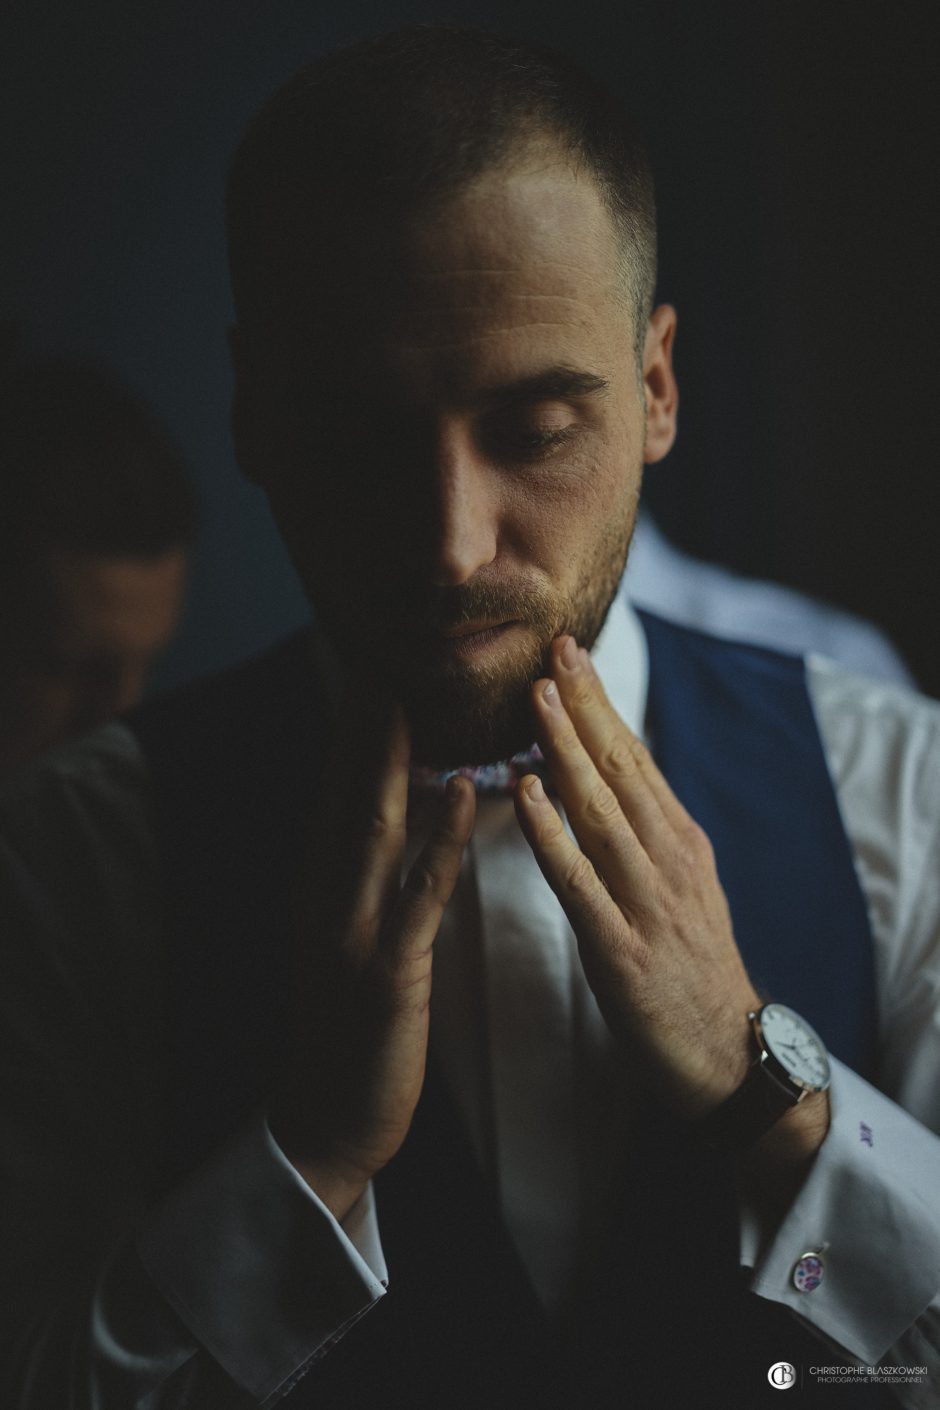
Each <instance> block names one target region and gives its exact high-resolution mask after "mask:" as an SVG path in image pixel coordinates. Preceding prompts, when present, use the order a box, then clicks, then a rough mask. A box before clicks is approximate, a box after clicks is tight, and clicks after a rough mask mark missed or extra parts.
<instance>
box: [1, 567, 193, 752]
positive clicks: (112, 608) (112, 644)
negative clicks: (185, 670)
mask: <svg viewBox="0 0 940 1410" xmlns="http://www.w3.org/2000/svg"><path fill="white" fill-rule="evenodd" d="M186 565H187V554H186V551H185V550H184V549H171V550H169V551H167V552H165V553H161V554H157V555H155V556H154V557H152V558H136V557H128V558H111V557H104V556H97V555H94V554H83V553H74V552H69V551H66V550H64V549H60V548H55V547H52V546H48V547H46V548H45V549H44V550H41V551H40V552H39V553H38V555H37V560H36V563H35V565H34V573H33V578H32V582H31V583H30V584H27V585H24V587H23V591H22V593H21V600H20V602H18V603H8V604H6V606H7V614H6V616H7V625H6V629H5V632H4V642H3V649H2V656H3V663H4V670H3V687H2V690H0V726H2V729H0V767H3V766H9V765H11V764H14V763H18V762H20V761H21V760H23V759H28V758H31V757H32V756H34V755H36V754H39V753H41V752H42V751H43V750H45V749H48V748H49V747H50V746H51V745H54V744H58V743H60V742H61V741H62V740H64V739H67V738H69V737H70V736H72V735H77V734H82V733H84V732H85V731H86V730H89V729H92V728H94V726H96V725H99V724H102V723H104V721H105V720H107V719H110V718H111V717H112V716H113V715H116V714H119V713H120V712H121V711H122V710H126V709H129V708H130V707H131V706H132V705H135V704H137V702H138V701H139V700H140V699H141V697H142V695H143V691H144V686H145V684H146V680H147V676H148V674H149V671H150V669H151V667H152V666H153V664H154V662H155V660H156V658H157V656H158V655H159V653H160V652H161V651H162V650H163V649H164V647H166V646H167V644H168V643H169V641H170V639H171V637H172V635H173V633H174V631H175V629H176V626H177V623H178V621H179V616H180V610H181V607H182V601H183V591H184V586H185V579H186Z"/></svg>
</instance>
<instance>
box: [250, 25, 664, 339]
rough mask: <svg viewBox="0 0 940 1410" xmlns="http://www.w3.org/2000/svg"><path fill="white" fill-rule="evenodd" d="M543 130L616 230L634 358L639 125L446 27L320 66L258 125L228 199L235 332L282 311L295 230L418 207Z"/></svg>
mask: <svg viewBox="0 0 940 1410" xmlns="http://www.w3.org/2000/svg"><path fill="white" fill-rule="evenodd" d="M542 135H547V136H550V137H553V138H555V139H557V140H559V141H560V142H561V143H562V144H563V145H564V146H565V147H566V148H567V149H568V150H569V151H570V152H571V154H572V155H573V156H575V157H576V158H577V159H578V160H580V161H581V162H583V163H584V164H585V165H586V166H587V168H588V169H589V170H590V171H591V172H592V174H593V175H594V177H595V179H596V180H597V183H598V185H599V188H600V191H601V194H602V197H603V199H604V202H605V204H606V206H607V209H608V210H609V212H610V214H611V216H612V217H613V220H614V222H615V225H616V227H617V229H618V231H619V233H620V236H621V248H622V252H623V259H622V265H623V276H624V279H625V283H626V288H627V292H628V295H629V298H630V303H631V306H632V313H633V317H634V320H635V323H636V337H637V343H638V351H639V350H640V349H641V348H642V340H643V337H644V334H645V327H646V321H647V319H648V317H649V313H650V310H651V308H652V300H653V292H654V285H655V278H656V213H655V199H654V193H653V180H652V174H651V171H650V167H649V162H648V160H647V156H646V151H645V148H644V145H643V142H642V139H641V138H640V136H639V134H638V132H637V130H636V128H635V126H634V124H633V122H632V121H631V120H630V118H629V117H628V116H627V115H626V113H625V112H624V111H623V110H622V109H621V107H620V105H619V104H618V102H617V101H616V99H615V98H614V97H613V95H612V94H611V93H609V92H608V91H607V90H606V89H605V88H604V87H603V86H602V85H601V84H599V83H598V82H596V81H595V80H594V79H593V78H592V77H591V76H590V75H589V74H587V73H586V72H585V71H584V70H583V69H581V68H580V67H579V66H578V65H577V64H575V63H574V62H573V61H572V60H571V59H569V58H567V57H566V56H565V55H562V54H558V53H555V52H554V51H552V50H550V49H546V48H543V47H541V46H537V45H533V44H528V43H526V42H523V41H520V40H518V39H515V38H511V37H509V36H506V35H502V34H494V33H489V32H486V31H482V30H478V29H472V28H468V27H464V26H459V25H449V24H431V25H414V26H408V27H406V28H403V29H399V30H395V31H394V32H392V33H390V34H385V35H381V36H379V37H378V38H372V39H367V40H363V41H360V42H359V43H356V44H353V45H351V46H349V47H348V48H345V49H340V50H338V51H336V52H335V53H332V54H328V55H326V56H324V57H321V58H318V59H315V60H314V61H313V62H312V63H310V64H308V65H307V66H306V67H305V68H303V69H301V70H300V72H299V73H297V74H296V75H295V76H294V77H293V78H292V79H290V80H289V81H288V82H287V83H286V84H285V85H284V86H283V87H282V88H281V89H280V90H279V91H278V92H277V93H276V94H275V95H274V97H273V98H271V99H270V100H269V102H268V103H267V104H266V105H265V106H264V107H263V108H262V109H261V111H260V112H259V113H258V114H257V116H256V117H255V118H254V120H253V121H252V123H251V124H250V126H249V128H248V130H247V132H246V133H245V136H244V138H243V140H242V142H241V145H240V147H239V149H238V151H237V153H236V155H235V159H234V162H233V165H232V169H231V172H230V175H229V183H228V193H227V203H226V214H227V229H228V244H229V260H230V265H231V273H232V285H233V291H234V296H235V305H236V311H237V314H238V317H239V320H240V322H242V323H243V324H244V325H246V326H247V327H248V328H251V326H252V324H253V323H255V322H256V321H257V322H262V321H263V320H264V318H265V315H269V314H270V313H271V312H272V311H273V310H274V309H277V308H278V306H279V304H280V302H281V300H286V301H288V302H287V303H285V305H284V306H285V307H286V306H289V300H290V296H291V295H290V289H289V288H288V287H287V282H286V280H287V277H288V276H289V274H290V272H291V264H292V262H293V264H294V266H296V256H297V250H298V231H299V232H300V236H299V239H300V240H301V241H304V242H306V241H308V240H309V238H310V235H311V232H312V231H315V230H318V231H323V230H324V229H325V228H328V227H329V224H330V221H331V220H333V221H339V222H342V221H343V220H348V221H354V220H356V219H359V218H361V216H362V215H364V214H368V213H370V212H371V213H373V214H374V213H376V212H378V213H380V214H381V215H383V216H385V217H386V218H389V219H394V217H395V216H396V215H400V214H402V213H407V212H411V211H414V210H416V209H422V208H424V207H426V206H428V205H431V204H433V203H434V202H436V201H440V200H441V199H442V198H446V197H447V196H448V195H450V194H452V193H454V192H455V191H458V190H459V189H460V188H461V187H462V186H464V185H465V184H466V183H467V182H468V181H470V180H472V179H473V178H474V177H475V176H478V175H479V174H480V173H481V172H482V171H484V170H486V169H487V168H488V167H491V166H494V165H496V164H498V163H499V162H500V161H501V160H503V159H505V158H506V157H508V156H509V155H510V154H511V153H512V152H513V150H514V149H515V148H517V147H518V146H519V145H520V143H521V142H524V141H525V140H526V139H528V138H532V137H536V136H542ZM300 247H301V248H303V246H302V245H301V246H300ZM292 256H293V261H292V259H291V257H292ZM282 281H284V282H282Z"/></svg>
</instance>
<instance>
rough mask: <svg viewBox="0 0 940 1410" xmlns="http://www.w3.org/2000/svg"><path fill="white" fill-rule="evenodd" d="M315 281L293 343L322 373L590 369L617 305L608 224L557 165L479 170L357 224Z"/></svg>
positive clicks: (462, 375)
mask: <svg viewBox="0 0 940 1410" xmlns="http://www.w3.org/2000/svg"><path fill="white" fill-rule="evenodd" d="M314 280H315V282H316V283H317V284H320V282H321V281H322V282H323V285H324V286H326V285H327V284H328V288H327V287H324V289H323V295H324V297H323V298H322V299H318V298H317V296H316V292H315V291H313V297H314V302H315V303H316V304H317V305H318V307H319V311H320V315H321V316H320V317H314V318H312V319H311V320H310V322H309V323H308V325H307V329H306V335H304V333H303V332H302V331H300V330H298V331H299V332H300V342H301V343H306V345H307V348H308V349H309V352H310V354H311V355H312V357H313V360H314V361H315V362H316V363H319V364H321V365H322V363H323V360H324V359H325V360H326V361H327V364H328V365H329V364H330V363H332V364H333V371H334V373H339V372H341V369H342V366H346V367H349V366H351V365H355V366H356V367H357V368H358V369H359V370H360V371H361V373H362V374H363V375H364V376H368V375H369V373H370V372H375V373H385V374H386V375H389V374H394V373H400V374H401V375H402V376H403V377H405V378H406V379H407V378H408V377H409V376H410V375H411V374H412V373H415V372H417V373H419V374H421V375H423V374H424V373H426V372H427V370H428V363H429V360H430V361H432V362H433V371H434V373H435V376H436V377H437V378H438V379H446V380H450V381H451V382H458V383H459V382H460V381H461V380H462V379H466V378H469V379H470V380H471V381H473V382H480V383H481V384H482V383H484V382H486V381H492V380H500V379H504V378H505V379H512V378H515V377H519V376H523V375H525V374H526V373H527V372H529V371H533V370H535V369H536V368H538V367H546V366H550V365H569V364H573V365H579V364H583V365H584V366H586V367H591V366H593V364H594V363H595V362H596V361H597V358H598V355H600V356H603V353H602V352H601V353H600V354H599V353H598V343H601V344H613V343H616V344H617V345H618V346H619V345H621V344H622V343H623V342H624V320H625V318H627V317H628V316H629V311H628V309H627V307H626V303H625V300H624V298H623V292H622V289H621V287H620V285H619V283H618V254H617V241H616V233H615V230H614V226H613V222H612V220H611V218H610V216H609V214H608V212H607V210H606V208H605V207H604V205H603V202H602V200H601V197H600V195H599V192H598V190H597V187H596V184H595V182H594V181H593V180H592V179H591V178H590V177H588V176H586V175H584V174H583V173H582V172H580V171H578V170H576V169H574V168H572V167H571V166H570V164H566V163H557V162H556V163H555V164H552V165H548V164H545V163H542V164H541V165H531V164H530V165H527V166H525V167H522V168H516V167H514V168H511V169H507V170H505V171H503V170H500V171H495V172H489V173H486V174H485V175H484V176H483V177H481V178H479V179H478V180H476V181H474V182H473V183H472V184H471V185H470V186H468V187H466V188H464V189H463V190H461V191H459V192H458V193H456V194H455V195H454V196H452V197H451V198H449V199H448V200H447V201H446V202H445V203H444V204H442V205H438V206H436V207H435V208H434V209H433V210H430V211H425V212H421V213H419V214H415V215H412V216H410V217H409V218H408V219H407V220H403V221H401V222H399V223H398V224H396V225H395V226H393V227H392V228H385V229H378V228H369V226H368V225H366V226H364V227H362V228H361V229H360V230H359V231H358V232H357V238H356V239H355V241H354V242H353V245H352V246H351V248H350V249H348V250H347V251H346V252H345V253H344V254H342V255H340V256H339V257H338V259H337V262H336V264H335V265H334V266H333V267H332V269H330V270H324V269H318V270H317V271H316V273H315V274H314ZM301 307H302V304H301V303H298V306H297V309H295V313H296V312H297V311H298V310H299V309H300V308H301ZM536 345H537V352H536Z"/></svg>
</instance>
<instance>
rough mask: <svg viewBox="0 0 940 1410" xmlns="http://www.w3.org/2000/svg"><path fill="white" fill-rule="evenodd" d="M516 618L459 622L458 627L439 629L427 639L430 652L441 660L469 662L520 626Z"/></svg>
mask: <svg viewBox="0 0 940 1410" xmlns="http://www.w3.org/2000/svg"><path fill="white" fill-rule="evenodd" d="M520 625H521V623H520V622H519V621H518V619H517V618H508V619H506V620H504V621H501V622H486V621H476V622H461V624H460V625H459V626H456V627H455V626H451V627H444V628H439V629H438V630H437V631H436V632H432V633H431V635H430V638H429V639H428V646H429V647H430V650H431V652H432V653H433V654H434V655H435V656H437V657H438V658H439V659H442V660H451V661H457V660H464V661H469V660H470V659H471V658H472V657H475V656H480V655H483V654H484V653H485V652H486V651H487V650H489V648H490V646H492V645H493V644H495V643H496V642H498V641H499V640H500V639H501V638H502V637H504V636H506V635H508V633H509V632H511V631H512V629H513V627H518V626H520Z"/></svg>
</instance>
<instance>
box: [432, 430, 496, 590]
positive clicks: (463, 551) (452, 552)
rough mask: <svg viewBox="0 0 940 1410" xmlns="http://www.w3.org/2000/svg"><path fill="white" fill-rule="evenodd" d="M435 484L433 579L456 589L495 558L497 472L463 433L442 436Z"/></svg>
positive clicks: (438, 583)
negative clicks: (435, 512)
mask: <svg viewBox="0 0 940 1410" xmlns="http://www.w3.org/2000/svg"><path fill="white" fill-rule="evenodd" d="M434 479H435V497H436V501H437V515H436V522H435V524H434V529H433V532H434V541H433V544H432V554H431V557H432V565H433V566H432V576H433V579H434V582H435V583H436V584H437V586H439V587H456V586H458V585H459V584H461V583H465V582H466V581H467V580H468V579H469V578H472V577H473V575H474V573H475V572H476V571H477V570H478V569H479V568H484V567H486V565H487V564H489V563H492V562H493V560H494V559H495V557H496V553H497V547H498V543H499V485H498V483H497V479H496V475H495V472H494V469H493V467H492V466H490V465H488V464H487V463H486V460H485V459H484V457H483V456H482V455H481V454H480V451H479V450H478V449H477V448H476V447H475V446H474V445H473V442H472V440H471V438H470V436H469V435H468V434H467V433H465V432H462V431H461V432H450V433H447V434H445V435H442V436H441V437H440V439H439V442H438V446H437V453H436V456H435V466H434Z"/></svg>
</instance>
